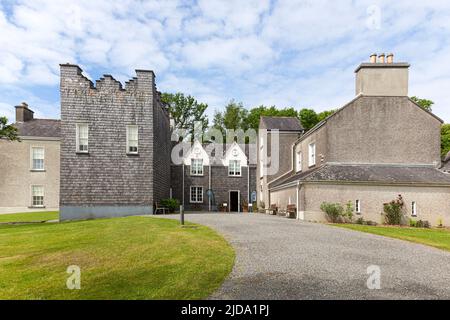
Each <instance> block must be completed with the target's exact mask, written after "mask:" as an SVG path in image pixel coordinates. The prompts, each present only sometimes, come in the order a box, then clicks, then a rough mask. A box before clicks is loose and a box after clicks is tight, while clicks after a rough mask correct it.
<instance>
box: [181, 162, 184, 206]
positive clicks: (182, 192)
mask: <svg viewBox="0 0 450 320" xmlns="http://www.w3.org/2000/svg"><path fill="white" fill-rule="evenodd" d="M181 194H182V201H181V202H182V203H183V208H184V162H183V179H182V190H181Z"/></svg>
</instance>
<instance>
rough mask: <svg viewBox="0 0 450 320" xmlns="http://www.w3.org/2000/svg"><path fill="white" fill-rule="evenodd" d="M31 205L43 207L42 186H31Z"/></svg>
mask: <svg viewBox="0 0 450 320" xmlns="http://www.w3.org/2000/svg"><path fill="white" fill-rule="evenodd" d="M31 194H32V199H31V204H32V206H33V207H43V206H44V187H43V186H31Z"/></svg>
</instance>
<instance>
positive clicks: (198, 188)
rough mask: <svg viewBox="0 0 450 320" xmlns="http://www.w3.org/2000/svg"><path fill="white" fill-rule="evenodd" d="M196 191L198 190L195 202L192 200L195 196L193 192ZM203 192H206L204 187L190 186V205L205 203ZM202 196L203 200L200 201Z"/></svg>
mask: <svg viewBox="0 0 450 320" xmlns="http://www.w3.org/2000/svg"><path fill="white" fill-rule="evenodd" d="M194 189H195V190H196V191H195V200H192V195H193V193H192V191H193V190H194ZM199 190H201V193H199V192H198V191H199ZM203 192H204V190H203V186H190V188H189V203H203V202H204V197H203ZM200 195H201V200H198V199H199V196H200Z"/></svg>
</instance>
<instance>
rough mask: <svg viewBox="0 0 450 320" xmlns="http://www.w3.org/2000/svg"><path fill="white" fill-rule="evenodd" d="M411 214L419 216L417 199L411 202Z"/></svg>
mask: <svg viewBox="0 0 450 320" xmlns="http://www.w3.org/2000/svg"><path fill="white" fill-rule="evenodd" d="M411 216H412V217H417V202H415V201H412V202H411Z"/></svg>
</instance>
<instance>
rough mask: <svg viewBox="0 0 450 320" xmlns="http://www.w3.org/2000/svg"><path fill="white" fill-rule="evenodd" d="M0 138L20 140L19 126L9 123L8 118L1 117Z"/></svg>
mask: <svg viewBox="0 0 450 320" xmlns="http://www.w3.org/2000/svg"><path fill="white" fill-rule="evenodd" d="M0 139H6V140H9V141H20V139H19V136H18V131H17V128H16V127H14V126H12V125H8V119H7V118H6V117H0Z"/></svg>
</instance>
